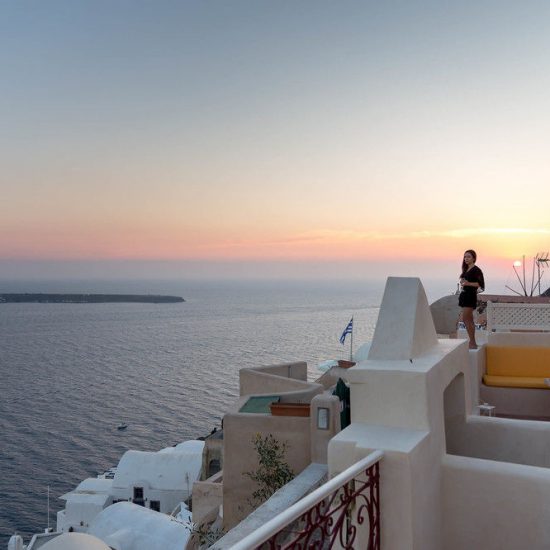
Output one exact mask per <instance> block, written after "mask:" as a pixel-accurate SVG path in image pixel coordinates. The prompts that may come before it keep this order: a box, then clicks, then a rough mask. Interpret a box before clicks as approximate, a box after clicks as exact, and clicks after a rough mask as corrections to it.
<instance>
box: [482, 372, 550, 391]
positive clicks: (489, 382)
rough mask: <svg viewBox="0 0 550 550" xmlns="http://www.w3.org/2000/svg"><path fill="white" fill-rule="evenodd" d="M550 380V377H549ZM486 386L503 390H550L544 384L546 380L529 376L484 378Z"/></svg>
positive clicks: (487, 375)
mask: <svg viewBox="0 0 550 550" xmlns="http://www.w3.org/2000/svg"><path fill="white" fill-rule="evenodd" d="M549 378H550V377H549ZM483 382H484V383H485V385H486V386H499V387H501V388H541V389H545V390H550V387H549V386H547V385H546V384H545V382H544V378H531V377H528V376H491V375H489V374H486V375H485V376H484V377H483Z"/></svg>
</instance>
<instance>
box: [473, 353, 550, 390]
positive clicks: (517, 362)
mask: <svg viewBox="0 0 550 550" xmlns="http://www.w3.org/2000/svg"><path fill="white" fill-rule="evenodd" d="M486 353H487V355H486V359H487V371H486V372H487V374H485V376H484V377H483V382H485V384H486V385H487V386H502V387H515V388H546V389H550V387H548V386H547V385H546V384H545V382H544V379H545V378H550V348H542V347H519V346H517V347H497V346H487V347H486Z"/></svg>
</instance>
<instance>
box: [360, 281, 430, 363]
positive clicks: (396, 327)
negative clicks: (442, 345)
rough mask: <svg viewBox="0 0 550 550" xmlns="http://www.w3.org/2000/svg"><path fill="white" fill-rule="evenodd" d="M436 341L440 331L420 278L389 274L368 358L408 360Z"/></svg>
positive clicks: (426, 349)
mask: <svg viewBox="0 0 550 550" xmlns="http://www.w3.org/2000/svg"><path fill="white" fill-rule="evenodd" d="M436 344H437V334H436V332H435V326H434V322H433V318H432V314H431V312H430V308H429V306H428V299H427V298H426V292H425V291H424V287H423V286H422V283H421V282H420V279H418V278H416V277H389V278H388V280H387V282H386V288H385V290H384V296H383V298H382V305H381V307H380V314H379V316H378V322H377V323H376V328H375V331H374V337H373V339H372V344H371V347H370V351H369V359H386V360H387V359H404V360H409V359H413V358H415V357H418V356H420V355H422V354H424V353H425V352H427V351H428V350H429V349H430V348H432V347H433V346H435V345H436Z"/></svg>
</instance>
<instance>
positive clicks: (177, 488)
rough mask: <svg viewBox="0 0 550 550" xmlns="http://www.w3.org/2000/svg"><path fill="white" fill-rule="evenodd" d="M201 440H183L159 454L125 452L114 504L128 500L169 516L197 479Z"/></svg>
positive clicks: (116, 477) (120, 466)
mask: <svg viewBox="0 0 550 550" xmlns="http://www.w3.org/2000/svg"><path fill="white" fill-rule="evenodd" d="M203 448H204V441H186V442H184V443H180V444H179V445H177V446H176V447H168V448H166V449H162V450H161V451H158V452H145V451H127V452H126V453H124V455H123V456H122V458H121V459H120V462H119V464H118V467H117V470H116V474H115V477H114V479H113V485H112V489H111V496H112V497H113V503H115V502H120V501H130V502H133V503H134V504H138V505H139V506H144V507H146V508H150V509H151V510H154V511H157V512H162V513H163V514H170V513H171V512H172V511H173V510H174V509H175V508H176V507H177V506H178V505H179V504H180V502H182V501H186V500H187V499H188V498H189V496H190V495H191V492H192V489H193V483H194V482H195V481H197V480H198V479H199V478H200V473H201V466H202V451H203Z"/></svg>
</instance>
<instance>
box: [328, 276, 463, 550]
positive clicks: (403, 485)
mask: <svg viewBox="0 0 550 550" xmlns="http://www.w3.org/2000/svg"><path fill="white" fill-rule="evenodd" d="M347 380H348V382H349V383H350V389H351V420H352V423H351V425H350V426H349V427H348V428H346V429H345V430H343V431H342V432H340V433H339V434H338V435H336V436H335V437H334V438H333V439H332V440H331V442H330V444H329V450H328V466H329V472H330V475H331V476H333V475H336V474H338V473H339V472H341V471H342V470H343V469H344V468H346V467H348V466H349V465H350V464H352V463H353V462H355V461H357V460H359V459H361V458H362V457H364V456H366V455H368V454H369V453H370V452H372V451H373V450H376V449H379V450H382V451H384V460H383V463H382V466H381V470H380V476H381V477H380V502H381V521H382V526H381V529H382V533H383V535H382V541H383V542H382V545H383V548H384V549H392V550H401V549H402V550H405V549H407V550H408V549H410V548H422V549H423V550H439V549H441V548H443V547H444V544H443V542H444V541H443V530H442V524H443V517H442V512H441V505H442V501H441V475H442V473H441V468H442V466H441V462H442V458H443V456H444V454H445V452H446V451H445V449H446V446H445V445H446V444H445V426H446V420H445V419H446V416H449V417H452V418H453V419H454V418H456V419H457V420H456V422H460V421H462V422H464V420H465V417H466V411H468V412H469V411H470V410H471V408H472V403H471V384H470V368H469V361H468V350H467V344H466V343H465V342H464V341H460V340H450V339H444V340H438V339H437V335H436V331H435V327H434V324H433V320H432V317H431V313H430V309H429V306H428V301H427V298H426V294H425V292H424V289H423V287H422V284H421V282H420V280H419V279H417V278H398V277H390V278H389V279H388V281H387V284H386V289H385V292H384V297H383V300H382V305H381V308H380V315H379V318H378V323H377V325H376V329H375V333H374V338H373V342H372V346H371V350H370V353H369V356H368V359H367V360H366V361H360V362H358V364H357V365H356V366H355V367H353V368H351V369H349V372H348V373H347ZM448 387H451V388H452V391H450V392H447V393H446V389H447V388H448ZM444 394H446V396H447V397H446V398H444Z"/></svg>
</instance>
